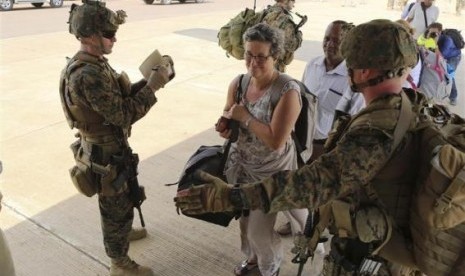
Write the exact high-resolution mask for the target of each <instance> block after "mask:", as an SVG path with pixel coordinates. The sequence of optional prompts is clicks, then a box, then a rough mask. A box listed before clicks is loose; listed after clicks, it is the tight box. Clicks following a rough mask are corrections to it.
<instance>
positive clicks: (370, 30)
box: [341, 19, 418, 72]
mask: <svg viewBox="0 0 465 276" xmlns="http://www.w3.org/2000/svg"><path fill="white" fill-rule="evenodd" d="M341 54H342V56H343V57H344V58H345V59H346V64H347V67H348V68H349V69H369V68H374V69H380V70H386V71H391V72H396V71H398V70H399V69H402V68H406V67H414V66H415V65H416V64H417V61H418V59H417V58H418V55H417V47H416V43H415V41H414V40H413V37H412V36H411V35H410V34H409V33H408V32H407V30H405V28H403V27H402V26H401V25H399V24H398V23H395V22H393V21H390V20H387V19H377V20H372V21H369V22H367V23H364V24H360V25H358V26H357V27H355V28H353V29H352V30H351V31H350V32H349V33H348V34H347V35H346V37H345V38H344V40H343V41H342V45H341Z"/></svg>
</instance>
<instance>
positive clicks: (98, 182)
mask: <svg viewBox="0 0 465 276" xmlns="http://www.w3.org/2000/svg"><path fill="white" fill-rule="evenodd" d="M84 66H96V67H99V68H100V69H101V70H100V71H101V72H102V73H103V74H108V76H107V78H108V79H110V80H112V82H113V83H112V85H115V86H118V88H119V91H121V93H123V95H126V94H127V95H128V94H129V93H130V82H129V78H127V77H126V78H125V77H124V76H125V75H123V78H121V77H120V78H118V77H117V74H116V72H114V70H113V69H112V68H111V67H110V66H109V65H108V63H107V62H106V61H105V60H104V59H99V58H97V57H93V56H90V55H87V54H85V53H82V52H79V53H77V54H76V55H75V56H74V57H73V58H71V59H70V60H69V61H68V64H67V66H66V68H65V69H64V70H63V71H62V73H61V78H60V98H61V103H62V107H63V111H64V113H65V117H66V120H67V122H68V125H69V127H70V128H71V129H73V128H77V129H78V130H79V135H78V136H79V140H78V141H76V142H75V143H73V144H72V145H71V149H72V150H73V153H74V159H75V161H76V166H74V167H73V168H72V169H71V170H70V174H71V178H72V180H73V183H74V185H75V186H76V188H77V189H78V191H80V192H81V193H83V194H84V195H86V196H92V195H94V194H95V193H97V192H99V193H101V194H103V195H106V196H112V195H115V194H118V193H121V192H123V191H124V190H125V189H126V188H127V186H126V183H125V180H122V181H119V182H118V181H116V179H117V178H118V175H119V173H120V171H122V170H123V169H124V168H122V166H121V165H120V164H118V163H117V162H116V161H115V158H118V157H119V155H121V153H122V150H123V149H124V148H128V147H129V145H128V142H127V138H128V136H129V131H130V128H128V129H122V128H121V127H118V126H114V125H111V124H108V123H106V122H105V118H104V117H103V116H101V115H100V114H98V113H97V112H95V111H94V110H93V109H92V108H90V107H89V105H86V104H85V101H86V100H85V98H84V96H83V95H79V94H78V93H81V91H71V90H72V87H70V86H69V85H68V82H69V80H70V77H71V75H72V74H73V73H74V74H78V73H79V72H78V70H79V69H80V68H83V67H84ZM73 93H75V94H74V95H73ZM121 158H122V157H121ZM121 158H120V159H121ZM112 160H113V161H112ZM119 163H121V164H122V163H124V162H123V160H119ZM115 181H116V182H115ZM115 183H116V184H115Z"/></svg>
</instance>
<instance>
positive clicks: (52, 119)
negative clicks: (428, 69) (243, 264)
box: [0, 0, 465, 276]
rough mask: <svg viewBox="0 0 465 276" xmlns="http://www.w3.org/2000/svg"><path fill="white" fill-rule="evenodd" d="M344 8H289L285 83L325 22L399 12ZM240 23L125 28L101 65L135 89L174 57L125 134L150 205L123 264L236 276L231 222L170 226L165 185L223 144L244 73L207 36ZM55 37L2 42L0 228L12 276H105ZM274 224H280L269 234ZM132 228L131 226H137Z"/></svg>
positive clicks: (176, 21) (173, 219)
mask: <svg viewBox="0 0 465 276" xmlns="http://www.w3.org/2000/svg"><path fill="white" fill-rule="evenodd" d="M125 1H134V0H123V1H117V2H116V1H115V2H114V4H115V5H113V2H112V1H107V2H108V3H107V5H108V7H109V8H111V9H115V10H116V9H120V8H123V9H124V2H125ZM211 1H229V0H211ZM248 2H251V1H248ZM248 2H247V3H248ZM271 2H272V1H268V3H271ZM344 2H345V1H342V0H341V1H331V0H328V1H310V0H307V1H305V0H301V1H298V2H297V3H296V11H298V12H300V13H302V14H307V15H308V16H309V20H308V22H307V24H306V25H305V26H304V27H303V33H304V39H305V41H304V43H303V46H302V48H301V49H299V50H298V51H297V53H296V59H295V60H294V61H293V63H292V64H291V65H290V66H289V68H288V73H289V74H290V75H292V76H294V77H295V78H299V79H300V78H301V76H302V73H303V69H304V66H305V63H306V61H308V60H309V59H310V58H311V57H314V56H317V55H320V54H322V50H321V40H322V37H323V34H324V30H325V28H326V26H327V24H328V23H329V22H331V21H332V20H335V19H344V20H347V21H350V22H354V23H355V24H357V23H362V22H365V21H368V20H370V19H375V18H389V19H397V18H398V17H399V15H400V11H399V10H387V9H386V8H385V3H384V2H385V1H377V0H376V1H375V0H371V1H370V0H366V1H354V2H356V3H357V6H356V7H343V6H342V5H343V4H344ZM361 2H362V3H361ZM76 3H78V2H76ZM207 3H208V2H207ZM264 3H265V1H262V2H260V3H259V4H263V5H264ZM360 3H361V4H360ZM248 4H249V6H250V7H252V3H248ZM199 5H201V4H199ZM244 5H246V4H244ZM443 5H444V6H443V7H441V8H442V9H441V10H442V11H443V12H442V13H441V15H440V18H439V21H440V22H441V23H443V24H444V25H445V26H446V27H449V26H451V27H452V26H455V27H459V26H461V29H464V28H465V23H464V22H465V20H464V16H463V15H462V16H456V15H455V14H454V13H453V9H452V8H451V7H450V4H449V6H448V5H447V3H446V4H444V3H443ZM257 6H259V7H260V5H257ZM64 12H66V13H67V12H68V10H66V11H64ZM238 12H239V10H226V11H222V12H214V13H212V12H209V11H208V9H206V10H205V11H204V12H203V13H202V14H192V15H189V16H183V17H182V18H176V17H171V18H161V19H153V20H144V21H137V22H131V21H128V22H127V23H126V24H125V25H122V27H121V28H120V31H119V32H118V34H117V39H118V41H117V42H116V45H115V47H114V52H113V53H112V54H111V55H110V56H109V59H110V64H112V65H113V66H114V68H115V69H116V70H118V71H121V70H125V71H126V72H127V73H128V75H129V76H130V78H131V79H132V80H133V81H136V80H138V79H139V78H140V77H141V75H140V73H139V72H138V69H137V68H138V66H139V64H140V63H141V62H142V61H143V60H144V58H145V57H146V56H147V55H148V54H149V53H151V52H152V51H153V50H154V49H159V51H160V52H161V53H162V54H169V55H171V56H172V57H173V59H174V62H175V68H176V78H175V79H174V80H173V81H172V82H170V83H169V84H167V85H166V87H165V88H164V89H162V90H160V91H158V92H157V94H156V95H157V97H158V103H157V104H156V105H155V106H154V107H153V110H151V111H150V113H149V114H148V115H147V116H146V117H145V118H143V119H142V120H140V121H139V122H137V123H136V124H135V125H134V126H133V130H132V133H133V134H132V137H131V138H130V143H131V144H132V147H133V150H134V151H135V152H137V153H139V156H140V161H141V162H140V167H139V172H140V173H139V181H140V183H141V184H142V185H144V186H145V187H146V193H147V197H148V199H147V200H146V201H145V202H144V204H143V205H142V209H143V213H144V218H145V222H146V225H147V229H148V232H149V235H148V237H147V238H146V239H144V240H141V241H136V242H133V243H132V244H131V248H130V256H132V257H133V258H134V259H135V260H137V261H138V262H139V263H140V264H143V265H147V266H150V267H151V268H153V269H154V271H155V274H156V275H166V276H177V275H192V276H197V275H198V276H200V275H207V276H217V275H232V274H233V273H232V269H233V266H234V265H235V264H237V263H239V262H240V261H242V259H243V255H242V253H241V252H240V241H239V231H238V223H237V221H233V222H232V223H231V225H230V226H229V227H227V228H223V227H220V226H215V225H211V224H208V223H204V222H201V221H197V220H194V219H191V218H188V217H185V216H182V215H181V216H179V215H177V214H176V210H175V207H174V203H173V197H174V195H175V193H176V188H175V186H170V187H168V186H165V185H164V184H166V183H173V182H176V181H177V180H178V177H179V175H180V173H181V171H182V168H183V166H184V164H185V162H186V160H187V159H188V158H189V156H190V155H191V154H192V153H193V152H194V151H195V150H196V149H197V148H198V147H199V146H200V145H213V144H221V143H222V140H221V139H220V138H219V137H218V135H217V134H216V133H215V131H214V129H213V127H214V124H215V122H216V120H217V118H218V117H219V116H220V115H221V113H222V109H223V105H224V102H225V96H226V90H227V86H228V84H229V82H230V81H231V80H232V79H233V78H234V77H235V76H236V75H237V74H239V73H243V72H245V66H244V63H243V61H237V60H235V59H233V58H227V57H226V56H225V52H224V51H223V50H222V49H221V48H220V47H219V46H218V44H217V40H216V33H217V31H218V30H219V28H220V27H221V26H222V25H224V24H225V23H226V22H227V19H229V18H231V17H233V16H234V15H235V14H236V13H238ZM131 16H134V15H131ZM63 24H65V23H64V22H63ZM459 28H460V27H459ZM63 30H64V31H60V32H54V33H47V34H41V35H28V36H21V37H14V38H8V39H2V40H1V41H0V47H1V64H0V75H1V82H0V91H1V93H0V104H1V105H0V118H1V119H0V120H1V121H0V122H1V124H0V131H1V133H0V135H1V136H0V160H1V161H2V162H3V169H4V170H3V173H2V175H1V177H0V185H1V188H0V190H1V191H2V193H3V195H4V198H3V209H2V212H1V213H0V227H1V228H2V229H3V231H4V232H5V235H6V238H7V240H8V243H9V245H10V248H11V251H12V255H13V259H14V263H15V267H16V272H17V275H20V276H23V275H24V276H26V275H31V276H62V275H66V276H82V275H108V274H109V273H108V268H109V259H108V257H107V256H106V254H105V251H104V249H103V244H102V235H101V230H100V221H99V214H98V203H97V198H96V197H95V196H94V197H92V198H87V197H85V196H83V195H80V194H78V192H77V191H76V189H75V188H74V186H73V185H72V183H71V181H70V179H69V175H68V169H69V168H71V167H72V165H73V162H74V161H73V159H72V153H71V151H70V149H69V145H70V144H71V143H72V142H73V141H74V140H75V138H74V133H75V132H76V131H75V130H70V129H69V127H68V125H67V123H66V121H65V119H64V116H63V111H62V108H61V104H60V99H59V94H58V80H59V75H60V71H61V69H62V68H63V67H64V65H65V57H66V56H72V55H73V54H74V53H75V51H76V50H77V49H78V42H77V41H76V40H75V39H74V38H73V37H72V36H71V35H70V34H69V33H68V32H67V31H65V30H66V28H63ZM464 64H465V62H462V63H461V64H460V67H459V70H458V71H457V76H458V81H457V84H458V88H459V101H458V105H457V106H456V107H453V108H452V110H453V111H455V112H457V113H459V114H461V115H462V116H463V115H464V106H465V97H464V96H463V95H461V93H463V92H465V79H464V75H465V74H464V72H465V69H464V67H465V65H464ZM282 221H283V217H282V216H281V215H279V217H278V223H277V225H279V224H280V223H281V222H282ZM134 224H135V225H138V224H139V220H138V218H137V215H136V219H135V222H134ZM283 246H284V252H285V258H284V261H283V263H282V267H281V274H280V275H284V276H288V275H296V274H297V265H295V264H292V262H291V259H292V257H293V255H292V254H291V253H290V248H291V247H292V238H290V237H285V238H283ZM320 266H321V256H317V257H316V258H315V260H314V261H313V262H311V261H310V260H309V262H308V263H307V265H306V266H305V270H304V274H303V275H316V274H317V271H318V269H319V268H320Z"/></svg>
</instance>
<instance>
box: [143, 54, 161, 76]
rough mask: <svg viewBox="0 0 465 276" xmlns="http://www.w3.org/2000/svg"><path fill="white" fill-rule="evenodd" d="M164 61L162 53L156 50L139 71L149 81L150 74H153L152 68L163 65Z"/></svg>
mask: <svg viewBox="0 0 465 276" xmlns="http://www.w3.org/2000/svg"><path fill="white" fill-rule="evenodd" d="M162 61H163V59H162V57H161V54H160V52H159V51H158V50H157V49H155V51H153V52H152V53H151V54H150V55H149V56H148V57H147V58H146V59H145V60H144V62H142V64H141V65H140V66H139V71H140V72H141V73H142V76H144V78H145V79H148V78H149V76H150V73H151V72H152V68H153V67H155V66H158V65H160V64H161V63H162Z"/></svg>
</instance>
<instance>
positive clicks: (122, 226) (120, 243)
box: [99, 192, 134, 259]
mask: <svg viewBox="0 0 465 276" xmlns="http://www.w3.org/2000/svg"><path fill="white" fill-rule="evenodd" d="M99 208H100V218H101V223H102V234H103V244H104V245H105V252H106V253H107V255H108V257H110V258H112V259H114V258H121V257H125V256H127V254H128V250H129V240H128V235H129V232H130V231H131V227H132V221H133V219H134V208H133V204H132V202H131V201H130V200H129V197H128V194H127V192H126V193H122V194H119V195H116V196H102V195H99Z"/></svg>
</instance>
